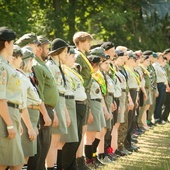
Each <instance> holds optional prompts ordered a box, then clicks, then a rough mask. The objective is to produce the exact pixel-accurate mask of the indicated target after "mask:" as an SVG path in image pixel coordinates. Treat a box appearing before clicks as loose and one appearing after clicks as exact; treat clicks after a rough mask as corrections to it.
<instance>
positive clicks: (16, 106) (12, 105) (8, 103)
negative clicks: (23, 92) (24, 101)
mask: <svg viewBox="0 0 170 170" xmlns="http://www.w3.org/2000/svg"><path fill="white" fill-rule="evenodd" d="M7 105H8V106H10V107H13V108H15V109H19V105H18V104H15V103H11V102H7Z"/></svg>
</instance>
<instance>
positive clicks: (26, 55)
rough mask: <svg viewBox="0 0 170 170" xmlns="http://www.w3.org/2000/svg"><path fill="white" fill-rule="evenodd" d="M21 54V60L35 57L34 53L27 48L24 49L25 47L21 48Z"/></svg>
mask: <svg viewBox="0 0 170 170" xmlns="http://www.w3.org/2000/svg"><path fill="white" fill-rule="evenodd" d="M22 53H23V57H22V60H25V59H27V58H34V57H35V55H34V53H33V52H32V51H31V50H29V49H28V48H25V47H24V48H22Z"/></svg>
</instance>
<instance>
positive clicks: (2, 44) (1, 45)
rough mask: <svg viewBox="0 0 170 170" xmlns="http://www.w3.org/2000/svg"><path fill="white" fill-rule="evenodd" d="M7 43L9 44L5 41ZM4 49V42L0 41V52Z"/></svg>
mask: <svg viewBox="0 0 170 170" xmlns="http://www.w3.org/2000/svg"><path fill="white" fill-rule="evenodd" d="M7 42H8V43H10V41H7ZM4 48H5V41H4V40H0V51H1V50H3V49H4Z"/></svg>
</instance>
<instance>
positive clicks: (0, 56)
mask: <svg viewBox="0 0 170 170" xmlns="http://www.w3.org/2000/svg"><path fill="white" fill-rule="evenodd" d="M0 59H1V60H2V61H3V62H5V63H7V64H8V63H9V62H8V60H7V59H6V58H4V57H3V56H2V55H0Z"/></svg>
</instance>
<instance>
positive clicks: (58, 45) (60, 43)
mask: <svg viewBox="0 0 170 170" xmlns="http://www.w3.org/2000/svg"><path fill="white" fill-rule="evenodd" d="M65 47H69V45H68V44H67V43H66V42H65V41H64V40H62V39H61V38H56V39H54V40H53V41H52V43H51V51H50V52H49V53H48V55H51V54H52V53H54V52H56V51H58V50H60V49H62V48H65Z"/></svg>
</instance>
